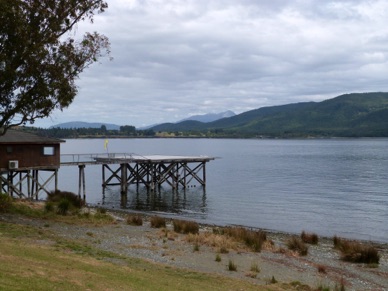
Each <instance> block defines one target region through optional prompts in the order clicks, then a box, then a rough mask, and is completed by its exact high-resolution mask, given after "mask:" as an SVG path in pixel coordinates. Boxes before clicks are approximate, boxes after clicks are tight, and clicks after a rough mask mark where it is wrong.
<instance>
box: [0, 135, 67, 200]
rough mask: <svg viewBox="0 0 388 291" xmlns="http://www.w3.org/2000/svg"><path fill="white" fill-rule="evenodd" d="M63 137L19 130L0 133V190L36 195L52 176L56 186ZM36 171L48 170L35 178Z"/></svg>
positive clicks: (11, 193)
mask: <svg viewBox="0 0 388 291" xmlns="http://www.w3.org/2000/svg"><path fill="white" fill-rule="evenodd" d="M62 142H64V140H60V139H54V138H47V137H40V136H37V135H34V134H31V133H27V132H24V131H23V130H17V129H16V130H8V131H7V132H6V133H5V135H1V136H0V191H1V192H3V193H8V194H9V195H11V196H14V195H17V196H18V197H20V198H23V197H28V198H38V194H39V192H40V191H41V190H43V191H45V192H46V193H48V192H49V191H48V190H47V189H46V186H47V184H48V183H49V182H50V181H51V180H52V179H55V189H57V181H58V169H59V167H60V144H61V143H62ZM39 171H46V172H47V171H48V172H50V175H49V176H48V178H47V179H45V181H43V182H40V181H39Z"/></svg>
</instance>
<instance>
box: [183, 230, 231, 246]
mask: <svg viewBox="0 0 388 291" xmlns="http://www.w3.org/2000/svg"><path fill="white" fill-rule="evenodd" d="M185 239H186V241H187V242H189V243H194V244H200V245H201V244H202V245H207V246H211V247H214V248H217V249H220V250H221V249H223V250H231V249H232V250H237V249H238V243H237V242H236V240H235V239H233V238H230V237H227V236H224V235H220V234H214V233H210V232H201V233H199V234H191V233H190V234H188V235H187V236H186V238H185Z"/></svg>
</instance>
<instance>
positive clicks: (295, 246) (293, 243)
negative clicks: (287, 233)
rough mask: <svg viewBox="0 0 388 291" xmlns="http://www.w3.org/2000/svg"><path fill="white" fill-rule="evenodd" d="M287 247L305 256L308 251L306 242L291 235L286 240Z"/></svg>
mask: <svg viewBox="0 0 388 291" xmlns="http://www.w3.org/2000/svg"><path fill="white" fill-rule="evenodd" d="M287 247H288V249H289V250H292V251H296V252H298V254H299V255H301V256H306V255H307V253H308V247H307V246H306V244H305V243H304V242H303V241H302V240H301V239H300V238H298V237H296V236H293V237H291V238H290V239H289V240H288V241H287Z"/></svg>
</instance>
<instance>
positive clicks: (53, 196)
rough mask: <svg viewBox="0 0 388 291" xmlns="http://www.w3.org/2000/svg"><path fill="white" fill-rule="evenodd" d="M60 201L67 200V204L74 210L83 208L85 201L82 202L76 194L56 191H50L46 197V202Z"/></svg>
mask: <svg viewBox="0 0 388 291" xmlns="http://www.w3.org/2000/svg"><path fill="white" fill-rule="evenodd" d="M62 199H67V200H68V201H69V203H70V204H71V205H72V206H74V207H76V208H81V207H83V206H85V201H83V200H82V199H81V197H79V196H78V195H77V194H75V193H72V192H67V191H60V190H56V191H51V192H50V193H48V195H47V201H50V202H54V203H59V202H60V201H61V200H62Z"/></svg>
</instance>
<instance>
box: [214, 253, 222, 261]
mask: <svg viewBox="0 0 388 291" xmlns="http://www.w3.org/2000/svg"><path fill="white" fill-rule="evenodd" d="M215 261H216V262H221V256H220V255H219V254H216V260H215Z"/></svg>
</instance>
